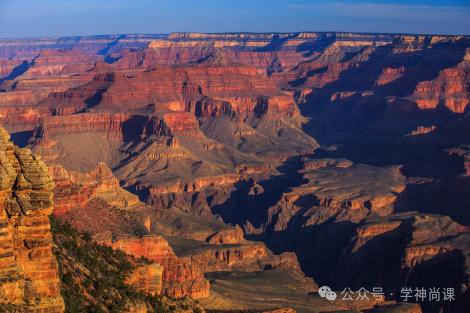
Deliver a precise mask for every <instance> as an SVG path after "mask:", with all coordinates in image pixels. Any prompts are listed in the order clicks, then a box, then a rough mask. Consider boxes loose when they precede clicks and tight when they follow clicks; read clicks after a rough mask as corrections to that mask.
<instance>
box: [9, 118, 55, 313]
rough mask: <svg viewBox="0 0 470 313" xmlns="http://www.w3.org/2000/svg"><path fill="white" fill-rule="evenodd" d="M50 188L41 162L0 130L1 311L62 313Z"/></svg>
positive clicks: (45, 170) (50, 185) (51, 183)
mask: <svg viewBox="0 0 470 313" xmlns="http://www.w3.org/2000/svg"><path fill="white" fill-rule="evenodd" d="M53 188H54V184H53V182H52V180H51V179H50V177H49V175H48V172H47V169H46V166H45V165H44V163H43V162H42V161H41V159H40V158H39V157H37V156H34V155H32V154H31V151H30V150H28V149H21V148H18V147H16V146H14V145H13V144H12V142H11V141H10V136H9V134H8V133H7V132H6V131H5V129H4V128H3V127H0V195H1V196H0V208H1V211H0V217H1V228H2V234H1V251H2V253H1V258H0V262H1V264H2V266H1V271H0V291H1V296H0V306H4V305H13V306H15V307H18V308H19V309H20V310H24V311H27V312H63V311H64V301H63V299H62V296H61V294H60V283H59V273H58V270H57V262H56V259H55V257H54V255H53V254H52V246H53V243H52V235H51V232H50V225H49V215H51V214H52V211H53V208H54V204H53V200H52V190H53Z"/></svg>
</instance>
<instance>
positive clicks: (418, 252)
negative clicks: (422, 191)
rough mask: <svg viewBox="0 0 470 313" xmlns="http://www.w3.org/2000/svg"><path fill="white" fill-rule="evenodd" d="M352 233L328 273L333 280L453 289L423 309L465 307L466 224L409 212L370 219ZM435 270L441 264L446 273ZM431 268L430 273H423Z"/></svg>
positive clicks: (390, 287) (395, 289)
mask: <svg viewBox="0 0 470 313" xmlns="http://www.w3.org/2000/svg"><path fill="white" fill-rule="evenodd" d="M355 234H356V236H355V237H353V238H352V239H351V242H350V243H349V244H348V245H347V246H346V248H345V250H344V251H343V253H342V254H341V258H340V260H339V262H338V263H337V265H336V268H335V270H334V271H333V272H332V273H333V274H332V275H333V276H332V280H333V281H335V280H336V281H340V280H341V279H345V281H344V283H345V284H350V285H351V284H352V285H353V286H355V284H357V286H359V285H361V286H364V285H368V284H371V285H373V284H374V283H378V281H374V280H375V279H379V280H380V284H382V286H384V288H385V289H386V290H389V291H390V292H391V293H394V294H398V293H399V288H401V287H403V286H405V287H418V286H419V287H429V288H431V287H436V288H441V289H442V288H454V290H455V297H456V298H455V300H454V301H451V302H447V303H439V302H436V303H434V302H431V301H428V302H424V303H422V304H421V305H422V307H423V308H424V309H425V311H428V310H429V311H430V312H433V311H439V310H443V311H446V312H454V311H462V312H463V311H465V310H466V309H468V307H469V305H470V302H469V301H468V290H469V289H468V288H469V287H468V285H469V281H468V277H469V276H468V268H469V267H468V264H469V260H468V258H467V257H465V255H466V248H465V247H464V246H463V245H462V242H464V241H466V240H468V238H467V237H468V236H469V233H468V230H467V229H466V228H465V227H462V226H461V225H459V224H457V223H455V222H453V221H452V220H451V219H449V218H448V217H444V216H436V215H423V214H417V213H416V212H411V213H404V214H395V215H391V216H389V217H388V218H386V219H377V218H372V219H369V220H367V221H365V223H364V224H362V225H360V226H358V227H357V228H356V233H355ZM378 255H382V256H383V257H379V258H377V257H376V256H378ZM372 260H373V261H372ZM370 262H373V263H374V264H375V265H372V263H370ZM364 268H368V272H369V273H370V275H369V274H366V271H363V269H364ZM385 268H387V270H385V271H384V270H383V269H385ZM440 268H446V269H447V270H446V273H445V274H444V273H442V272H440V271H439V270H438V269H440ZM430 272H432V273H433V275H429V274H426V273H430ZM352 273H363V274H362V275H361V274H358V275H356V274H352ZM372 273H374V274H372ZM353 276H354V277H353ZM386 292H388V291H386Z"/></svg>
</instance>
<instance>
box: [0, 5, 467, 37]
mask: <svg viewBox="0 0 470 313" xmlns="http://www.w3.org/2000/svg"><path fill="white" fill-rule="evenodd" d="M176 31H192V32H284V31H286V32H290V31H354V32H406V33H437V34H470V0H448V1H437V0H390V1H385V0H382V1H374V0H358V1H356V0H330V1H328V0H310V1H308V0H0V37H35V36H66V35H92V34H118V33H119V34H120V33H169V32H176Z"/></svg>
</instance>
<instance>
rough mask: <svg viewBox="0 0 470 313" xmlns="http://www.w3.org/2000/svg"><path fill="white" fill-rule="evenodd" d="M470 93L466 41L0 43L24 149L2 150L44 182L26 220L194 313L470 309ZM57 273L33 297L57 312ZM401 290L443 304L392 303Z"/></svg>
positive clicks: (250, 37)
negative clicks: (344, 294)
mask: <svg viewBox="0 0 470 313" xmlns="http://www.w3.org/2000/svg"><path fill="white" fill-rule="evenodd" d="M469 104H470V37H468V36H441V35H400V34H359V33H334V32H321V33H314V32H305V33H276V34H274V33H273V34H269V33H264V34H257V33H231V34H203V33H172V34H168V35H113V36H89V37H67V38H38V39H28V40H26V39H17V40H16V39H0V123H1V124H2V125H3V126H4V127H5V128H6V130H8V131H9V132H10V133H11V137H12V140H13V141H14V142H15V144H16V145H18V146H21V147H27V148H29V149H31V151H32V153H33V154H31V153H30V152H23V151H29V150H23V149H22V148H11V147H12V145H11V144H10V143H8V144H7V142H8V139H5V140H4V142H3V141H2V147H0V149H4V148H3V146H6V147H9V148H7V149H6V150H5V151H7V150H8V151H18V152H15V153H13V154H12V152H8V151H7V152H6V155H7V157H9V158H12V156H13V155H16V158H26V159H28V160H30V159H31V160H38V161H35V162H38V164H40V165H34V166H33V167H34V168H36V167H37V166H39V168H40V169H41V173H42V174H41V175H44V177H51V179H52V180H50V181H48V182H47V184H46V183H45V179H41V180H40V181H41V184H44V186H45V185H47V186H45V187H44V186H43V187H44V188H45V189H44V191H43V192H44V193H48V196H47V197H49V196H51V197H52V194H53V195H54V204H52V202H48V204H47V205H45V202H47V201H46V200H45V199H43V197H45V196H41V197H40V199H41V201H39V203H38V204H36V202H34V203H33V205H34V207H35V206H36V205H37V206H38V210H39V211H41V212H42V211H43V210H44V213H41V214H40V216H38V217H37V218H38V219H41V221H42V222H43V224H44V225H45V226H44V227H46V226H47V225H46V224H47V222H46V220H48V218H47V216H48V215H51V214H53V216H54V218H55V219H57V220H59V221H61V222H63V223H67V224H69V225H71V227H73V228H74V229H76V230H77V231H79V232H82V233H86V234H88V235H90V237H91V239H92V241H93V242H95V243H96V244H99V245H101V246H104V247H110V248H112V249H114V250H116V251H123V252H125V253H126V254H127V255H129V256H132V257H134V258H136V259H142V260H145V264H141V266H140V267H138V269H136V270H135V271H134V272H133V273H132V275H131V276H130V277H128V278H127V282H128V284H129V285H131V286H135V288H137V289H139V290H141V291H143V292H144V293H145V294H151V295H166V296H169V297H175V298H184V297H191V298H194V299H198V301H200V304H201V305H202V306H203V307H204V308H206V309H207V310H251V309H256V310H266V309H270V310H273V309H280V308H290V309H293V310H296V311H298V312H334V311H340V310H353V309H355V310H360V311H364V312H425V313H433V312H440V313H453V312H457V313H458V312H467V311H468V310H470V293H469V292H470V291H469V290H470V280H469V279H470V263H469V262H470V261H469V260H470V259H469V253H470V248H469V243H470V237H469V236H470V233H469V230H470V228H469V226H470V211H469V210H468V208H469V207H470V198H469V197H468V188H469V187H470V185H469V180H468V175H469V173H470V166H469V163H470V161H469V160H470V154H469V149H468V147H469V145H470V142H469V140H470V138H469V136H468V134H469V131H470V124H469V122H470V119H469V118H470V116H469V115H468V112H469ZM4 133H5V132H4ZM5 134H6V133H5ZM3 137H4V138H7V135H3ZM12 149H13V150H12ZM15 149H16V150H15ZM32 155H36V156H38V157H36V156H34V157H33V156H32ZM39 156H40V159H39ZM16 158H14V159H16ZM3 162H4V161H3V159H2V163H1V164H2V167H3V168H5V171H6V173H8V175H6V176H5V177H7V176H8V177H10V176H11V175H13V174H11V173H9V172H8V171H7V167H5V166H4V165H3ZM5 162H7V161H5ZM9 162H17V161H14V160H13V161H11V160H10V161H9ZM31 162H32V161H28V165H29V163H31ZM42 162H44V164H43V163H42ZM20 163H21V162H20ZM33 163H34V162H33ZM15 164H16V163H15ZM46 166H47V169H46ZM13 168H14V169H15V172H14V173H16V174H15V175H17V176H18V177H20V176H21V175H23V176H24V177H25V178H26V180H27V181H29V182H33V181H32V180H31V179H28V178H27V177H26V174H21V175H20V173H23V172H24V173H28V171H29V170H28V169H22V170H20V169H19V167H18V166H13ZM0 169H1V167H0ZM46 171H48V173H46ZM12 173H13V172H12ZM0 174H1V172H0ZM2 175H3V174H2ZM30 175H32V174H30ZM34 175H36V176H38V174H34ZM36 176H35V177H36ZM15 177H16V176H15ZM43 180H44V182H43ZM16 181H18V182H20V181H21V179H16ZM52 181H53V183H52ZM16 184H18V183H16ZM7 185H8V184H7ZM7 185H5V186H6V187H5V188H4V189H5V192H6V194H7V193H10V194H13V195H16V194H24V192H23V190H24V189H21V190H22V191H21V192H17V191H15V188H18V187H16V186H10V185H8V186H7ZM0 186H2V185H0ZM33 186H34V183H33ZM43 187H41V188H43ZM31 188H32V189H31V190H32V191H31V192H29V191H26V194H28V199H33V200H34V196H35V195H36V194H37V188H39V187H34V188H33V187H31ZM26 190H28V189H26ZM28 192H29V193H28ZM33 195H34V196H33ZM8 197H10V196H6V198H5V199H7V198H8ZM47 197H46V198H47ZM8 199H9V198H8ZM48 199H49V198H48ZM33 200H28V201H33ZM49 200H50V199H49ZM5 201H7V200H5ZM20 205H21V203H20ZM43 206H45V208H42V207H43ZM53 206H54V211H53V212H52V207H53ZM7 208H8V206H5V212H7V211H8V209H7ZM46 211H47V212H46ZM21 212H22V211H21V210H20V211H18V214H19V215H11V214H9V213H8V214H7V213H5V214H4V215H5V220H6V223H19V221H21V220H23V219H26V217H24V218H23V217H22V214H25V216H28V218H30V214H26V213H24V212H23V213H21ZM34 212H36V209H35V211H34ZM34 214H36V213H34ZM34 214H33V215H32V216H31V217H34ZM31 227H32V226H31ZM46 228H47V227H46ZM44 234H46V232H45V233H44ZM44 236H46V237H47V238H48V239H47V240H46V239H42V240H45V241H44V244H43V245H41V247H46V248H47V249H46V248H44V249H45V250H44V251H42V250H41V251H42V252H41V255H43V254H44V255H48V258H49V259H48V261H47V262H49V263H48V264H52V265H53V263H54V262H55V261H54V258H53V257H52V255H51V254H50V250H51V243H50V238H49V237H50V235H44ZM8 247H9V249H13V248H12V247H14V249H15V251H21V250H22V249H33V250H34V249H35V248H28V247H18V246H15V244H14V243H9V244H8ZM46 250H47V251H46ZM16 253H19V252H16ZM38 253H39V252H38ZM52 265H51V266H52ZM52 268H54V270H55V267H54V266H52ZM54 270H51V271H52V272H53V271H54ZM52 272H51V275H53V276H54V275H55V277H57V274H54V273H52ZM18 275H20V277H21V275H29V274H27V273H19V274H18ZM20 281H21V280H20ZM53 281H54V284H56V285H54V286H55V287H54V288H55V289H54V288H53V287H52V286H49V287H48V288H45V290H44V292H45V294H43V295H41V296H40V298H41V299H49V298H47V297H56V298H54V299H55V300H54V301H56V304H55V305H56V306H57V309H56V310H57V311H58V312H59V311H61V310H63V305H64V304H63V302H61V301H62V300H60V299H61V298H60V296H58V293H57V291H58V290H59V289H58V285H59V281H58V280H53ZM324 285H327V286H329V287H331V288H332V289H333V290H336V291H337V292H338V293H340V292H341V290H344V289H345V288H352V289H353V290H359V289H360V288H362V287H363V288H365V289H367V290H372V289H373V288H374V287H381V288H383V291H384V293H385V300H384V301H378V302H377V301H357V302H356V301H355V302H348V301H343V300H342V299H341V297H338V299H337V300H336V301H332V302H330V301H328V300H326V299H324V298H321V297H320V296H319V295H318V293H317V291H318V287H321V286H324ZM3 286H4V285H3V283H2V288H6V287H3ZM5 286H6V285H5ZM254 286H259V288H255V287H254ZM280 286H282V287H280ZM404 287H411V288H413V289H414V288H420V287H425V288H433V287H436V288H437V287H439V288H441V289H442V288H454V290H455V301H447V302H444V301H442V302H432V301H421V302H420V301H414V298H413V301H411V302H413V303H405V302H404V301H402V300H403V299H401V298H400V296H399V295H400V290H401V289H402V288H404ZM245 289H250V290H251V289H254V290H253V291H252V292H249V293H247V292H245V291H244V290H245ZM18 290H21V288H19V289H18ZM46 290H47V292H49V293H50V294H47V292H46ZM53 291H54V292H55V294H54V293H53ZM25 297H26V296H24V295H21V294H20V293H18V295H17V296H15V299H17V300H15V301H17V303H20V302H21V303H22V302H24V301H26V302H27V301H28V300H27V299H26V298H25ZM271 298H272V299H277V300H276V301H269V300H266V299H271ZM44 301H46V300H44ZM50 301H51V300H47V301H46V302H47V303H50ZM17 303H15V304H17ZM41 303H42V302H41ZM40 305H42V304H40Z"/></svg>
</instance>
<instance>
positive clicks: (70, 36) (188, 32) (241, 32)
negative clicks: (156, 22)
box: [0, 30, 470, 40]
mask: <svg viewBox="0 0 470 313" xmlns="http://www.w3.org/2000/svg"><path fill="white" fill-rule="evenodd" d="M301 33H312V34H322V33H334V34H363V35H395V36H445V37H470V33H469V34H445V33H434V34H432V33H404V32H395V33H393V32H356V31H330V30H325V31H314V30H302V31H273V32H270V31H263V32H256V31H253V32H250V31H240V32H237V31H227V32H195V31H174V32H169V33H107V34H84V35H80V34H77V35H64V36H48V35H45V36H27V37H0V40H12V39H20V40H23V39H24V40H27V39H55V38H57V39H62V38H83V37H111V36H168V35H171V34H207V35H214V34H215V35H217V34H220V35H224V34H301Z"/></svg>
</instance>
